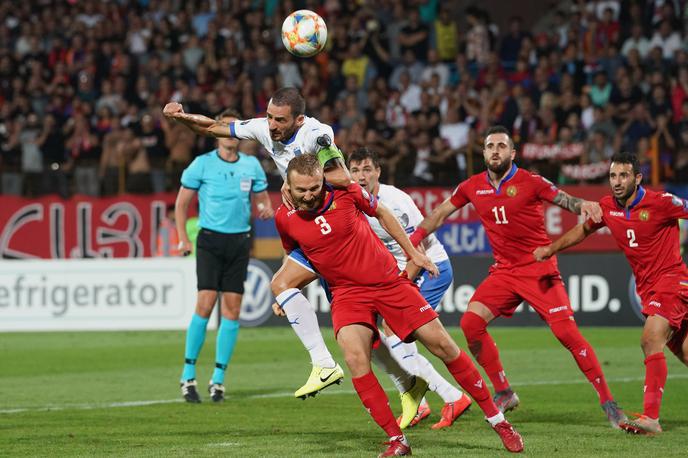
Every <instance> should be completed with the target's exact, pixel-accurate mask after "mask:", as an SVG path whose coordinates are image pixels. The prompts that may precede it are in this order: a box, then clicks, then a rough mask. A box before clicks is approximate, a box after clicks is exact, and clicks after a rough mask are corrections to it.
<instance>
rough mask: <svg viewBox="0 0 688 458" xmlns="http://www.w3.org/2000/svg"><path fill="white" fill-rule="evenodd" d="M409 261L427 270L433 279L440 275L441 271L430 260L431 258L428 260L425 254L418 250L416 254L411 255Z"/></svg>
mask: <svg viewBox="0 0 688 458" xmlns="http://www.w3.org/2000/svg"><path fill="white" fill-rule="evenodd" d="M409 261H411V262H412V263H413V264H415V265H416V266H418V267H420V268H421V269H425V270H427V271H428V272H429V273H430V276H431V277H436V276H438V275H439V274H440V271H439V269H438V268H437V266H436V265H435V264H434V263H433V262H432V261H431V260H430V258H428V257H427V256H426V255H425V254H423V253H421V252H419V251H418V250H416V252H415V253H412V254H411V256H410V257H409Z"/></svg>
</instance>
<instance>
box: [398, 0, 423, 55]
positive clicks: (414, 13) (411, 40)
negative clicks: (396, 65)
mask: <svg viewBox="0 0 688 458" xmlns="http://www.w3.org/2000/svg"><path fill="white" fill-rule="evenodd" d="M406 18H407V22H406V25H405V26H403V27H402V28H401V32H400V33H399V44H400V45H401V52H402V54H403V53H405V52H406V51H411V52H413V54H414V56H415V58H416V60H423V59H425V55H426V53H427V49H428V43H429V37H430V33H429V29H428V26H427V25H425V24H424V23H422V22H421V21H420V13H419V11H418V9H416V8H409V9H408V10H407V11H406Z"/></svg>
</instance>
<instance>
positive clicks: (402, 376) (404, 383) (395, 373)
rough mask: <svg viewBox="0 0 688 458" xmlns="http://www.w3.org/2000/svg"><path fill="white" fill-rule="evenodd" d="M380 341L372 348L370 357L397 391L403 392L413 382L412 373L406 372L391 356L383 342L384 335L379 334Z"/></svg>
mask: <svg viewBox="0 0 688 458" xmlns="http://www.w3.org/2000/svg"><path fill="white" fill-rule="evenodd" d="M380 339H382V342H381V343H380V345H378V346H377V348H373V351H372V359H373V362H374V363H375V365H376V366H378V367H379V368H380V369H382V370H383V371H385V373H386V374H387V375H389V378H390V379H392V383H394V386H395V387H396V389H397V390H399V393H404V392H406V391H408V390H410V389H411V388H412V387H413V383H414V382H415V377H414V374H411V373H410V372H408V371H407V370H406V369H405V368H404V367H402V366H401V364H399V362H398V361H397V360H396V359H395V358H394V356H392V354H391V353H390V351H389V348H388V347H387V345H386V344H385V342H384V335H383V334H382V333H381V334H380Z"/></svg>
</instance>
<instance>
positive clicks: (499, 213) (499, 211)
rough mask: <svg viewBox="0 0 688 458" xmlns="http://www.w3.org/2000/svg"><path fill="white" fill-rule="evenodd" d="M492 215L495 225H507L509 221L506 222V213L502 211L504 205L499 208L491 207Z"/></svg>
mask: <svg viewBox="0 0 688 458" xmlns="http://www.w3.org/2000/svg"><path fill="white" fill-rule="evenodd" d="M492 213H494V216H495V221H496V222H497V224H509V221H507V219H506V211H505V210H504V205H502V206H501V207H492ZM500 216H501V219H500Z"/></svg>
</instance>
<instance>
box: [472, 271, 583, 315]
mask: <svg viewBox="0 0 688 458" xmlns="http://www.w3.org/2000/svg"><path fill="white" fill-rule="evenodd" d="M523 301H526V302H528V304H530V305H531V306H532V307H533V308H534V309H535V311H536V312H537V313H538V315H540V318H542V319H543V320H545V321H546V322H547V323H554V322H556V321H561V320H565V319H568V318H569V317H571V316H573V310H571V304H570V302H569V296H568V294H566V288H565V287H564V282H563V281H562V279H561V274H560V273H559V271H558V270H556V269H551V270H549V271H548V272H546V273H538V274H535V275H534V274H533V273H532V272H528V270H527V268H524V269H510V270H508V271H506V270H499V269H495V270H493V271H492V272H490V274H489V275H488V276H487V278H486V279H485V280H483V282H482V283H481V284H480V285H479V286H478V289H476V290H475V293H473V297H471V300H470V302H480V303H482V304H484V305H485V306H486V307H487V308H489V309H490V311H491V312H492V314H493V315H494V316H495V317H497V316H504V317H507V318H508V317H510V316H512V315H513V314H514V311H515V310H516V308H517V307H518V306H519V304H520V303H521V302H523Z"/></svg>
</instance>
